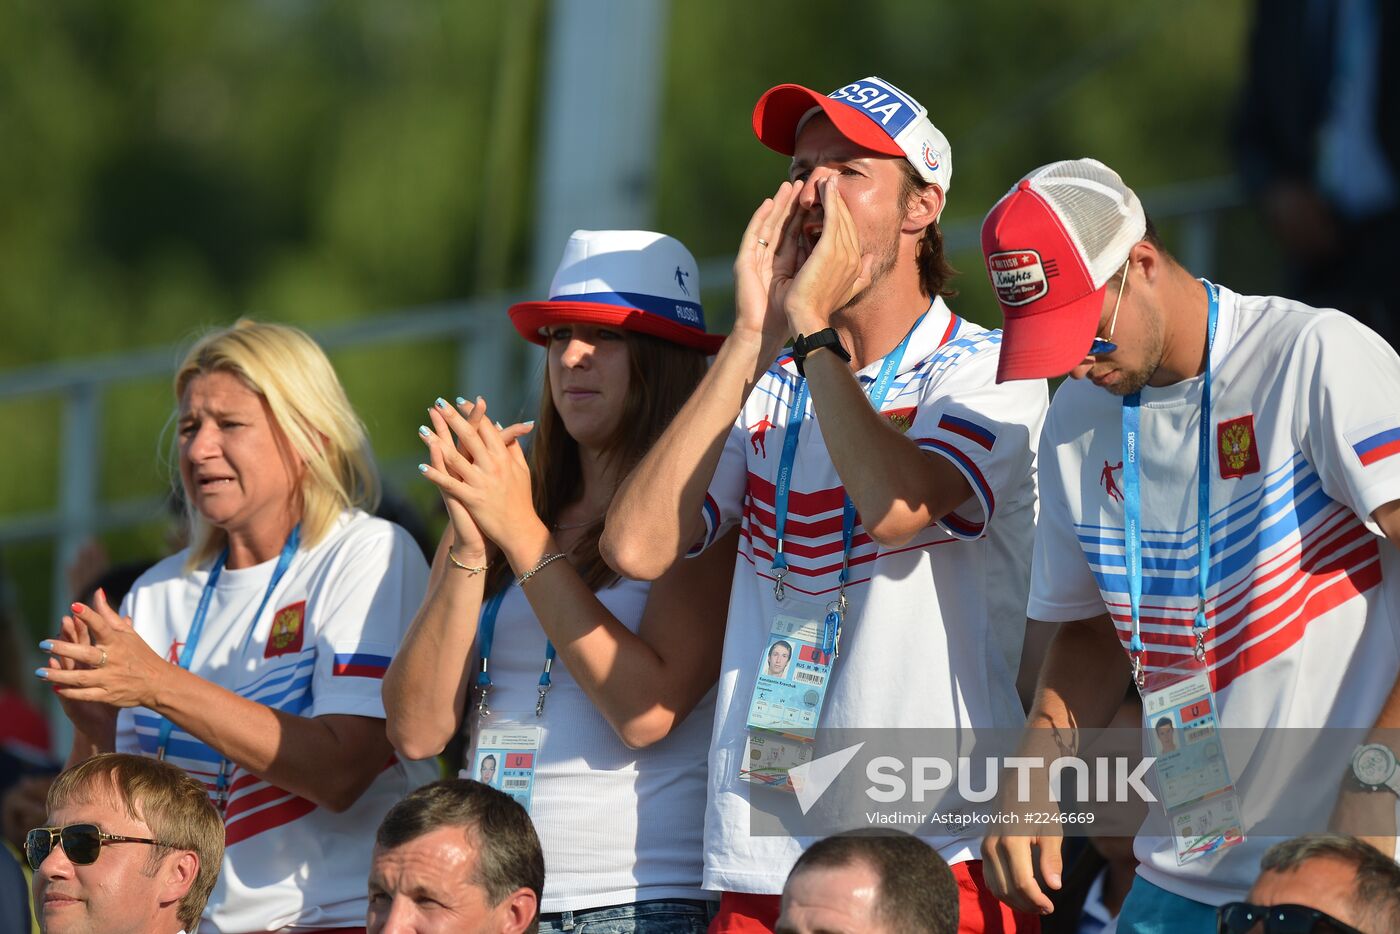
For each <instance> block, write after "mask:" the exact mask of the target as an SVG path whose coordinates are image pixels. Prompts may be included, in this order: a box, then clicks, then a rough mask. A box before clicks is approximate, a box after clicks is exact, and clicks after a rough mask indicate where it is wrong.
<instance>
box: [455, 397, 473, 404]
mask: <svg viewBox="0 0 1400 934" xmlns="http://www.w3.org/2000/svg"><path fill="white" fill-rule="evenodd" d="M457 404H458V405H471V403H470V402H468V401H467V400H466V399H465V398H463V397H462V396H458V397H457Z"/></svg>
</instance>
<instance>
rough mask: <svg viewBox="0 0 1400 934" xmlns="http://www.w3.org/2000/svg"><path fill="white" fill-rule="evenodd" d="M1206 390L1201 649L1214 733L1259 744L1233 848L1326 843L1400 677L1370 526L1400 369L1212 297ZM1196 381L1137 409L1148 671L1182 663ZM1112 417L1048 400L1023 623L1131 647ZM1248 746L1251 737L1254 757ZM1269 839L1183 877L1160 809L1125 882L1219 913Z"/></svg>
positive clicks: (1266, 301)
mask: <svg viewBox="0 0 1400 934" xmlns="http://www.w3.org/2000/svg"><path fill="white" fill-rule="evenodd" d="M1211 366H1212V369H1213V381H1212V384H1211V395H1212V412H1211V421H1212V422H1213V423H1214V424H1213V425H1211V426H1210V432H1209V438H1210V440H1211V447H1212V450H1211V460H1210V463H1211V474H1210V508H1211V548H1210V552H1211V557H1210V560H1211V572H1210V585H1209V589H1208V609H1207V620H1208V622H1209V623H1210V634H1209V637H1208V639H1207V642H1206V651H1207V658H1206V660H1207V662H1208V664H1209V667H1210V671H1211V681H1212V685H1213V687H1214V689H1215V691H1216V696H1217V702H1218V712H1219V717H1220V724H1221V726H1222V727H1223V728H1224V729H1226V730H1227V731H1228V730H1232V729H1233V728H1258V729H1261V730H1265V732H1263V733H1261V734H1260V737H1261V738H1260V740H1259V742H1258V743H1257V745H1255V746H1254V747H1253V751H1252V752H1251V754H1250V755H1249V756H1248V757H1245V756H1243V755H1241V754H1240V753H1241V751H1242V750H1243V749H1245V748H1246V746H1247V745H1248V744H1241V743H1232V742H1230V741H1229V740H1228V739H1227V742H1226V743H1225V750H1226V754H1227V760H1228V762H1229V766H1230V774H1231V775H1232V776H1233V778H1234V781H1235V785H1236V788H1237V790H1238V792H1239V794H1240V796H1241V805H1242V807H1243V816H1244V819H1245V823H1246V827H1245V831H1246V834H1247V835H1248V834H1249V833H1250V827H1251V826H1257V825H1258V824H1259V822H1260V821H1261V820H1270V819H1272V820H1278V819H1279V818H1280V817H1285V818H1287V824H1286V826H1287V827H1289V828H1291V829H1288V830H1287V831H1286V833H1287V835H1289V836H1295V835H1297V834H1299V833H1302V832H1303V831H1304V829H1307V828H1311V829H1315V830H1323V829H1326V825H1327V818H1328V813H1329V811H1330V809H1331V806H1332V804H1333V802H1334V801H1335V799H1336V795H1337V792H1338V790H1339V789H1340V787H1341V782H1342V778H1343V776H1344V774H1345V773H1346V772H1347V771H1349V757H1350V753H1351V751H1352V749H1353V748H1354V745H1355V742H1356V736H1355V735H1351V736H1350V737H1348V736H1346V735H1343V734H1342V733H1340V732H1339V731H1337V732H1334V733H1329V734H1326V735H1324V734H1320V733H1317V734H1311V738H1310V741H1309V751H1308V754H1307V755H1306V756H1303V757H1300V756H1299V755H1298V754H1297V752H1296V750H1297V749H1298V748H1299V745H1300V744H1299V743H1298V742H1296V741H1289V740H1288V739H1286V738H1287V737H1288V736H1290V735H1291V736H1293V737H1295V738H1297V737H1301V736H1303V733H1302V730H1304V729H1308V730H1311V729H1314V728H1320V727H1334V728H1341V727H1361V728H1368V727H1370V726H1371V725H1372V724H1373V723H1374V721H1375V718H1376V716H1377V714H1378V712H1379V710H1380V707H1381V704H1382V703H1383V702H1384V700H1385V697H1386V695H1387V694H1388V693H1389V692H1390V689H1391V687H1392V685H1394V683H1395V680H1396V675H1397V671H1400V552H1397V550H1396V548H1395V547H1394V546H1393V545H1391V544H1389V543H1387V542H1385V541H1383V540H1382V539H1381V538H1380V536H1379V529H1378V528H1377V527H1376V526H1375V524H1374V522H1372V520H1371V519H1370V515H1371V513H1372V512H1373V511H1374V510H1375V509H1376V508H1377V507H1378V506H1382V505H1384V504H1386V503H1388V502H1390V501H1392V500H1395V499H1400V360H1398V359H1397V358H1396V355H1395V352H1394V351H1393V350H1391V349H1390V347H1389V346H1387V345H1386V344H1385V342H1384V341H1382V340H1381V339H1380V338H1379V337H1378V336H1377V335H1376V334H1374V333H1373V332H1371V331H1370V330H1368V329H1366V328H1365V327H1363V326H1362V325H1360V324H1359V323H1357V322H1356V321H1354V320H1353V319H1351V318H1349V317H1347V316H1346V315H1343V314H1341V313H1340V312H1337V311H1331V310H1319V309H1315V308H1310V307H1308V306H1306V305H1302V304H1299V303H1297V302H1292V301H1288V300H1286V299H1281V298H1262V297H1254V296H1242V295H1237V294H1235V293H1233V292H1231V291H1230V290H1228V289H1224V288H1222V289H1220V310H1219V318H1218V324H1217V330H1216V337H1215V343H1214V346H1213V350H1212V352H1211ZM1203 382H1204V379H1203V377H1200V376H1198V377H1196V378H1194V379H1188V380H1183V381H1181V382H1178V383H1175V384H1173V385H1170V386H1163V387H1156V388H1154V387H1150V386H1149V387H1146V388H1144V389H1143V392H1142V403H1141V428H1140V431H1141V435H1140V437H1141V481H1140V482H1141V496H1142V520H1141V527H1142V529H1143V534H1142V546H1143V547H1142V562H1143V585H1142V603H1141V614H1140V617H1141V631H1142V638H1143V641H1144V643H1145V644H1146V647H1147V652H1146V655H1145V664H1146V666H1147V668H1148V669H1149V670H1151V669H1157V668H1160V667H1163V666H1165V665H1168V664H1170V663H1172V662H1173V661H1174V660H1179V659H1181V658H1182V657H1184V656H1185V655H1186V654H1187V653H1190V652H1191V651H1192V649H1193V645H1194V638H1193V636H1192V630H1191V627H1192V621H1193V620H1194V618H1195V613H1196V603H1197V586H1198V584H1197V567H1198V565H1197V560H1196V558H1197V553H1198V549H1197V544H1196V512H1197V474H1198V469H1197V456H1196V451H1197V447H1198V444H1199V442H1198V438H1199V430H1200V429H1199V426H1200V404H1201V388H1202V385H1203ZM1121 413H1122V400H1121V399H1120V398H1119V397H1117V396H1113V395H1110V394H1109V393H1107V392H1104V391H1103V390H1101V389H1099V388H1097V387H1095V386H1093V385H1091V384H1089V383H1084V382H1076V381H1067V382H1066V383H1064V384H1063V385H1062V386H1061V387H1060V389H1059V391H1058V392H1057V393H1056V395H1055V401H1054V403H1053V405H1051V407H1050V414H1049V416H1048V417H1047V419H1046V423H1045V431H1044V433H1043V434H1042V436H1041V448H1040V460H1039V464H1040V492H1041V507H1040V524H1039V527H1038V530H1037V535H1036V547H1035V562H1034V570H1033V573H1032V584H1031V597H1030V602H1029V608H1028V615H1029V616H1030V617H1031V618H1033V619H1040V620H1045V621H1047V622H1067V621H1071V620H1078V619H1087V618H1090V617H1094V616H1098V615H1100V614H1102V613H1103V612H1104V610H1105V607H1107V610H1108V612H1109V613H1110V615H1111V616H1112V618H1113V620H1114V623H1115V624H1116V626H1117V628H1118V635H1119V638H1120V640H1121V641H1122V643H1123V646H1124V648H1125V650H1126V648H1127V646H1128V644H1129V638H1130V633H1131V614H1130V613H1129V610H1128V595H1127V576H1126V572H1125V564H1124V557H1123V552H1124V547H1123V543H1124V539H1123V520H1124V510H1123V502H1122V489H1121V479H1122V473H1121V471H1122V460H1123V456H1122V430H1121V418H1122V414H1121ZM1251 742H1252V740H1251ZM1273 842H1276V839H1275V838H1273V837H1268V836H1264V835H1261V834H1258V833H1256V834H1254V835H1252V836H1249V839H1248V840H1246V842H1245V843H1243V844H1240V845H1237V846H1234V847H1231V848H1229V849H1226V850H1223V851H1221V852H1219V853H1217V854H1215V855H1213V856H1209V857H1205V858H1202V859H1198V860H1196V861H1194V862H1191V863H1188V864H1187V865H1186V866H1182V867H1178V866H1177V865H1176V858H1175V855H1174V850H1173V845H1172V841H1171V839H1170V837H1168V836H1166V833H1165V824H1164V823H1162V822H1161V817H1160V812H1159V811H1155V810H1154V812H1153V813H1152V815H1151V816H1150V817H1149V819H1148V823H1147V824H1145V825H1144V827H1143V830H1142V832H1141V834H1139V836H1138V840H1137V844H1136V852H1137V856H1138V859H1139V860H1140V861H1141V865H1140V867H1139V869H1138V872H1139V873H1140V874H1141V875H1143V876H1144V877H1145V878H1146V879H1148V880H1149V881H1151V882H1152V883H1154V884H1155V885H1158V886H1160V887H1161V888H1164V889H1167V890H1168V891H1171V892H1174V893H1176V894H1179V895H1182V896H1184V897H1186V898H1191V899H1194V900H1196V901H1200V902H1206V903H1210V904H1221V903H1224V902H1227V901H1231V900H1236V899H1239V898H1242V897H1243V896H1244V895H1245V893H1246V892H1247V891H1248V890H1249V888H1250V886H1251V884H1252V883H1253V881H1254V879H1255V876H1256V875H1257V874H1258V869H1259V859H1260V857H1261V856H1262V855H1263V852H1264V850H1265V849H1266V848H1267V847H1268V845H1269V844H1270V843H1273Z"/></svg>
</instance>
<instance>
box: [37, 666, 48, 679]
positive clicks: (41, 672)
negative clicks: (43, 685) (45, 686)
mask: <svg viewBox="0 0 1400 934" xmlns="http://www.w3.org/2000/svg"><path fill="white" fill-rule="evenodd" d="M48 676H49V670H48V669H47V668H35V669H34V677H36V678H47V677H48Z"/></svg>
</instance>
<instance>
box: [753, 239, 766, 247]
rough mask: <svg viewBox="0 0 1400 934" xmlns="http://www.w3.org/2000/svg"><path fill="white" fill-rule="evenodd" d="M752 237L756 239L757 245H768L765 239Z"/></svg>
mask: <svg viewBox="0 0 1400 934" xmlns="http://www.w3.org/2000/svg"><path fill="white" fill-rule="evenodd" d="M754 239H755V240H757V241H758V245H759V246H767V245H768V241H767V240H765V239H763V238H762V237H755V238H754Z"/></svg>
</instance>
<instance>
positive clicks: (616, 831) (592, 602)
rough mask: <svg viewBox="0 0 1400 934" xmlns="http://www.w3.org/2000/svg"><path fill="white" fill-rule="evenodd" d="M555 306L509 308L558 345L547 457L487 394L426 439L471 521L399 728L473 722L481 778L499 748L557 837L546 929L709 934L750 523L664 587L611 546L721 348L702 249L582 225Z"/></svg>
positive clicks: (555, 291) (454, 548)
mask: <svg viewBox="0 0 1400 934" xmlns="http://www.w3.org/2000/svg"><path fill="white" fill-rule="evenodd" d="M550 296H551V297H550V298H549V300H547V301H542V302H526V303H523V304H519V305H516V306H514V307H513V308H511V310H510V316H511V320H512V322H513V323H514V324H515V327H516V329H517V330H519V331H520V333H521V335H522V336H524V337H525V339H526V340H529V341H532V342H534V343H537V344H542V345H544V346H545V347H546V349H547V352H548V353H547V365H546V368H545V374H544V385H543V389H542V392H541V394H540V397H541V398H540V414H539V418H538V420H537V422H536V423H535V427H534V437H533V441H532V443H531V445H530V453H529V455H528V456H527V455H526V454H525V453H524V451H523V450H522V449H521V447H520V445H519V444H518V443H517V438H518V437H519V436H520V435H521V434H523V433H524V432H526V431H528V430H529V426H511V427H510V428H506V429H498V428H497V427H496V425H495V424H494V423H493V422H492V420H491V419H490V418H489V417H487V414H486V402H485V400H483V399H481V398H479V397H478V398H477V399H476V400H474V401H468V400H465V399H461V398H459V399H458V400H457V405H456V406H452V405H449V404H448V403H447V402H446V401H445V400H443V399H439V400H437V402H436V403H435V404H434V406H433V407H432V408H431V409H430V412H429V416H430V419H431V427H429V426H424V427H423V428H422V429H420V432H419V433H420V435H421V436H422V437H423V439H424V442H425V443H426V444H427V446H428V450H429V456H428V463H427V464H424V465H423V466H422V468H421V469H422V470H423V473H424V476H426V477H427V479H428V480H430V481H431V482H433V483H434V484H435V485H437V487H438V488H439V489H440V490H441V492H442V496H443V500H444V502H445V503H446V504H447V509H448V512H449V514H450V518H451V524H450V526H449V528H448V529H447V531H446V532H445V534H444V536H443V540H442V542H441V544H440V545H439V548H438V552H437V557H436V559H435V561H434V563H433V570H432V578H431V581H430V584H429V590H428V597H427V599H426V601H425V602H424V604H423V607H422V608H421V609H420V610H419V612H418V616H417V617H416V619H415V620H414V622H413V625H412V628H411V629H410V631H409V634H408V636H407V638H406V639H405V641H404V644H403V646H402V648H401V650H400V652H399V654H398V655H397V657H396V658H395V659H394V662H393V665H392V667H391V669H390V671H389V675H388V677H387V678H386V679H385V682H384V702H385V708H386V710H387V712H388V717H389V736H390V739H391V740H392V741H393V743H394V745H395V746H396V747H397V748H398V750H399V751H400V752H401V753H402V754H404V755H405V756H407V757H409V758H424V757H427V756H432V755H436V754H438V753H439V752H441V751H442V749H443V748H444V747H445V746H446V745H447V744H448V742H449V741H450V740H451V739H452V738H453V737H454V736H455V735H457V733H458V731H459V729H462V728H463V727H465V729H466V730H467V731H468V732H469V733H471V734H472V744H471V747H470V751H469V754H468V759H467V763H466V765H467V766H468V768H469V770H470V771H469V772H468V773H466V774H469V775H470V776H472V777H477V776H479V775H481V774H482V772H481V766H482V765H483V764H484V763H486V760H487V759H488V758H490V759H491V765H492V766H493V768H492V769H491V771H492V777H493V784H494V785H495V786H496V787H498V788H501V789H502V790H504V791H506V792H507V793H510V794H512V795H513V796H515V797H516V798H517V800H520V801H521V802H522V803H524V804H525V805H526V807H528V808H529V810H530V813H531V817H532V818H533V820H534V823H535V826H536V829H537V830H538V832H539V835H540V840H541V843H542V844H543V846H544V853H545V869H546V882H545V891H544V899H543V902H542V904H541V911H542V916H541V928H540V930H542V931H546V932H548V931H554V930H568V929H573V928H575V927H577V926H580V925H585V924H586V923H590V924H598V923H603V922H607V923H608V924H609V926H608V927H607V930H610V931H612V930H617V931H636V932H643V934H647V932H664V934H679V932H701V931H703V930H704V929H705V927H706V925H707V923H708V920H709V917H710V915H711V914H712V910H711V905H712V903H711V902H710V901H708V900H707V896H706V894H705V893H704V892H703V891H702V890H701V888H700V869H701V846H702V829H703V828H702V824H703V819H704V811H705V770H706V754H707V750H708V748H709V739H710V731H711V725H712V720H713V705H714V697H713V692H712V690H711V688H712V687H713V685H714V682H715V679H716V677H717V676H718V672H719V660H720V651H721V647H722V643H723V635H724V620H725V613H726V608H727V607H726V605H727V602H728V593H729V585H730V576H731V574H732V572H733V564H734V558H735V543H736V541H737V534H738V533H737V530H736V531H735V532H732V533H730V541H728V542H725V543H721V547H711V548H709V549H707V550H706V551H705V552H704V553H703V554H702V555H700V556H698V557H696V558H695V559H693V560H692V561H689V562H686V563H685V564H684V565H683V566H681V567H678V568H677V569H676V570H675V571H674V572H673V573H671V574H669V575H667V576H666V577H664V578H662V579H660V580H658V581H656V582H655V583H652V584H647V583H643V582H636V581H628V580H621V579H619V577H618V575H617V574H616V573H615V572H614V571H613V570H612V569H611V568H609V567H608V566H607V565H606V564H605V563H604V562H603V559H602V558H601V557H600V555H599V553H598V539H599V536H600V535H601V534H602V530H603V517H604V516H605V515H606V513H607V511H608V505H609V503H610V502H611V501H612V496H613V494H614V492H615V491H616V490H617V488H618V485H619V484H620V483H621V482H622V480H623V478H624V477H625V476H626V474H627V472H628V471H629V470H630V469H631V468H632V466H633V465H634V464H636V463H637V461H638V460H640V458H641V457H642V455H643V454H644V453H645V452H646V450H647V448H648V447H649V446H650V445H651V444H652V443H653V442H654V441H655V440H656V438H657V437H658V436H659V435H660V434H661V431H662V429H663V428H664V427H665V426H666V424H667V423H668V422H669V421H670V420H671V418H672V417H673V416H674V415H675V413H676V411H677V410H678V409H679V408H680V406H681V405H682V404H683V403H684V402H685V400H686V399H687V398H688V397H689V395H690V393H691V391H692V390H693V389H694V387H695V385H696V384H697V383H698V382H699V380H700V377H701V375H702V374H703V372H704V368H705V358H706V356H707V355H709V354H713V353H714V352H715V351H716V350H717V349H718V347H719V344H720V342H721V341H722V340H723V338H722V337H719V336H714V335H709V334H706V333H705V327H704V317H703V313H702V311H701V306H700V301H699V281H698V275H697V273H696V268H695V261H694V259H693V258H692V257H691V255H690V253H689V251H688V250H686V248H685V247H684V246H682V245H681V244H680V243H679V242H678V241H676V240H674V239H672V238H670V237H666V236H663V235H661V234H655V233H647V232H643V231H577V232H575V233H574V235H573V236H572V237H571V238H570V240H569V244H568V246H567V247H566V248H565V252H564V258H563V261H562V262H561V263H560V266H559V270H558V272H556V274H555V278H554V282H553V284H552V285H551V289H550ZM556 658H557V660H558V661H559V662H560V663H561V664H558V665H555V664H554V661H555V659H556ZM473 687H475V688H476V690H475V691H473V690H472V688H473Z"/></svg>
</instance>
